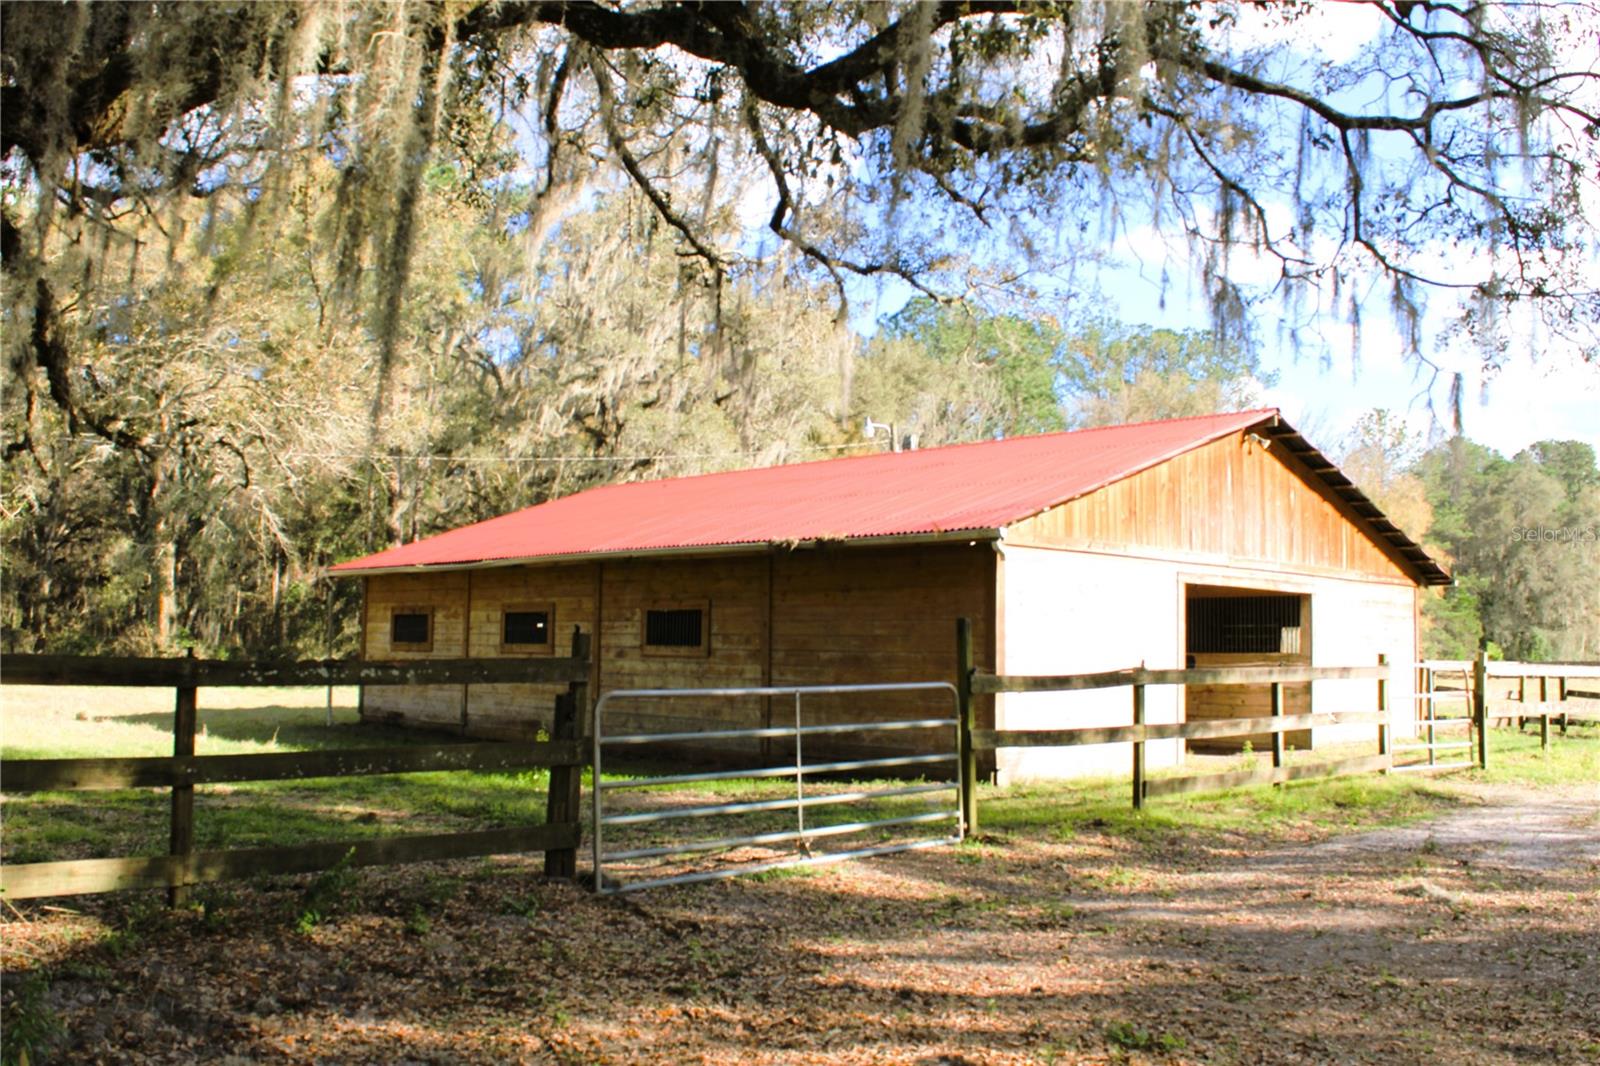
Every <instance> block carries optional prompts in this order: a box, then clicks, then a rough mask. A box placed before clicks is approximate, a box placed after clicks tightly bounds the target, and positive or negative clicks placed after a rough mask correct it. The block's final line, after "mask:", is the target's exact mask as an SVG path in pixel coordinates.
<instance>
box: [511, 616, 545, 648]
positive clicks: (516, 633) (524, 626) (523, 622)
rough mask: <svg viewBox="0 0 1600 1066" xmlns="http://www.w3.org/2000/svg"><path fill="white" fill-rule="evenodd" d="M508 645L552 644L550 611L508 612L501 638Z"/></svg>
mask: <svg viewBox="0 0 1600 1066" xmlns="http://www.w3.org/2000/svg"><path fill="white" fill-rule="evenodd" d="M500 639H501V640H502V641H503V642H504V643H506V644H548V643H550V614H549V612H548V611H507V612H506V613H505V623H504V627H503V629H502V636H501V638H500Z"/></svg>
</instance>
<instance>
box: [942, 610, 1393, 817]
mask: <svg viewBox="0 0 1600 1066" xmlns="http://www.w3.org/2000/svg"><path fill="white" fill-rule="evenodd" d="M973 663H974V660H973V647H972V624H971V622H970V621H969V620H968V619H965V618H962V619H958V620H957V622H956V676H957V679H958V681H959V683H960V692H961V718H962V731H961V739H962V744H961V755H962V779H963V781H964V782H965V781H968V780H972V781H975V780H976V777H977V752H979V751H995V750H997V749H1000V748H1060V747H1076V746H1081V745H1086V744H1129V745H1130V746H1131V747H1132V752H1133V767H1132V770H1133V773H1132V791H1133V806H1134V807H1135V808H1136V809H1137V808H1140V807H1143V806H1144V801H1145V799H1146V798H1147V797H1151V796H1162V795H1173V794H1178V793H1184V792H1199V791H1208V790H1213V789H1225V788H1235V787H1239V786H1243V785H1251V784H1266V783H1280V782H1285V781H1295V780H1300V779H1302V778H1310V777H1329V776H1336V775H1341V774H1354V773H1370V772H1373V771H1387V770H1389V769H1391V768H1392V767H1393V766H1394V754H1393V752H1392V750H1391V747H1390V736H1389V731H1390V721H1391V719H1390V713H1389V684H1390V681H1391V678H1392V676H1393V668H1392V667H1391V666H1390V665H1389V662H1388V658H1387V656H1382V655H1380V656H1378V662H1377V665H1375V666H1301V665H1293V666H1232V667H1198V668H1190V669H1156V670H1152V669H1148V668H1146V667H1144V666H1136V667H1126V668H1123V669H1120V670H1106V671H1100V672H1097V673H1088V674H1065V675H1050V676H1036V675H1002V674H990V673H985V672H983V671H981V670H978V669H977V668H976V667H975V666H974V665H973ZM1316 681H1371V682H1373V683H1374V685H1375V689H1376V706H1375V709H1374V710H1371V711H1339V712H1321V713H1305V714H1285V713H1284V691H1285V690H1284V686H1285V685H1293V684H1304V683H1307V682H1316ZM1152 685H1173V686H1179V687H1184V686H1188V685H1262V686H1266V687H1267V688H1268V689H1269V692H1270V706H1271V708H1272V713H1271V715H1269V716H1260V715H1257V716H1252V717H1248V718H1226V719H1202V720H1194V721H1184V722H1159V723H1150V722H1146V721H1145V690H1146V689H1147V688H1148V687H1149V686H1152ZM1112 688H1126V689H1129V690H1131V693H1132V699H1131V710H1132V719H1133V720H1132V722H1131V723H1130V724H1128V725H1112V726H1076V727H1072V728H1065V729H980V728H978V726H977V720H976V711H975V707H974V701H973V697H974V696H983V695H1001V694H1008V693H1010V694H1020V693H1045V692H1089V691H1095V690H1103V689H1112ZM1360 724H1367V725H1375V726H1376V727H1377V748H1378V750H1377V753H1376V754H1373V755H1368V756H1362V757H1359V758H1352V759H1342V760H1337V761H1328V760H1324V761H1322V762H1319V763H1315V764H1300V765H1295V766H1287V765H1285V750H1284V734H1285V733H1289V732H1295V731H1299V730H1306V729H1315V728H1319V727H1326V726H1332V725H1360ZM1263 733H1264V734H1267V735H1268V736H1269V737H1270V739H1271V757H1272V765H1271V766H1270V767H1268V768H1264V769H1259V770H1257V769H1248V770H1239V771H1229V772H1226V773H1215V774H1203V775H1190V776H1188V777H1181V778H1163V779H1160V780H1157V781H1150V780H1147V777H1146V774H1145V744H1147V743H1149V742H1150V741H1154V740H1202V739H1222V738H1229V737H1249V736H1257V735H1260V734H1263ZM974 795H975V791H974V790H971V789H969V790H967V791H966V792H965V793H964V795H963V807H962V816H963V822H964V824H965V826H966V831H967V832H968V833H972V832H974V831H975V830H976V827H977V819H978V811H977V804H976V801H975V798H973V797H974Z"/></svg>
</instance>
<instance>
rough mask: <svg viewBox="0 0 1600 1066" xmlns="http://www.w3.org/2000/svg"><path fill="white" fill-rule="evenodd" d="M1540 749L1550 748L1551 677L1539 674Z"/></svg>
mask: <svg viewBox="0 0 1600 1066" xmlns="http://www.w3.org/2000/svg"><path fill="white" fill-rule="evenodd" d="M1539 750H1540V751H1549V750H1550V679H1549V678H1548V677H1545V676H1544V675H1543V674H1540V675H1539Z"/></svg>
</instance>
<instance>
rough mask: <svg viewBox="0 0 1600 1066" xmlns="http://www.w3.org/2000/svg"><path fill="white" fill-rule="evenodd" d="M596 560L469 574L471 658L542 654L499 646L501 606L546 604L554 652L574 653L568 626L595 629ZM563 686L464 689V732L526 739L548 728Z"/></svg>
mask: <svg viewBox="0 0 1600 1066" xmlns="http://www.w3.org/2000/svg"><path fill="white" fill-rule="evenodd" d="M594 592H595V564H593V563H576V564H569V565H564V566H513V567H497V568H495V569H491V570H479V571H477V572H475V573H474V574H473V575H472V621H471V625H472V640H471V645H470V654H471V655H472V657H473V658H475V659H499V658H511V659H530V658H538V657H542V656H535V655H530V654H529V653H527V652H506V651H504V650H502V648H501V636H502V635H503V630H502V616H503V612H504V611H505V609H506V608H507V607H508V606H509V607H518V606H522V605H525V604H539V605H545V604H548V605H550V607H551V608H552V610H553V612H554V615H555V617H554V618H553V619H552V620H551V624H552V626H553V627H554V630H555V647H554V649H553V650H552V651H551V652H550V653H549V654H552V655H558V656H562V655H571V654H572V631H573V627H574V626H577V627H578V628H580V629H582V630H583V631H584V632H585V633H592V632H593V631H594ZM566 690H567V686H565V685H473V686H472V688H471V689H470V691H469V692H468V694H467V723H466V731H467V732H468V733H470V734H471V735H473V736H480V737H501V738H506V739H525V738H528V737H531V736H532V735H533V734H534V733H536V732H537V731H538V730H541V729H542V730H545V731H546V732H548V731H549V729H550V725H551V715H552V714H553V713H554V710H555V698H556V696H557V695H558V694H559V693H562V692H565V691H566Z"/></svg>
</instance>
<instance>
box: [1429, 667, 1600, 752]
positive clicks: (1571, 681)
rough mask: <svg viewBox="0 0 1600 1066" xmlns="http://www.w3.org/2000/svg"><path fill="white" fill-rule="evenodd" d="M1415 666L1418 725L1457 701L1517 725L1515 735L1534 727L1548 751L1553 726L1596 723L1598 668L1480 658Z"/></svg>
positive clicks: (1563, 727) (1599, 694)
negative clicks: (1530, 724)
mask: <svg viewBox="0 0 1600 1066" xmlns="http://www.w3.org/2000/svg"><path fill="white" fill-rule="evenodd" d="M1417 667H1418V677H1417V699H1418V703H1419V706H1418V720H1419V722H1422V723H1423V724H1424V725H1425V726H1426V725H1427V722H1428V712H1429V711H1431V710H1435V708H1437V707H1438V705H1439V704H1448V703H1452V702H1455V703H1460V704H1465V705H1467V706H1469V707H1471V708H1473V713H1474V715H1476V714H1477V713H1480V712H1481V713H1482V714H1483V715H1485V716H1486V717H1487V719H1488V720H1489V721H1490V722H1495V721H1501V722H1505V723H1507V724H1509V723H1510V722H1512V721H1515V722H1516V724H1517V728H1518V729H1519V730H1520V729H1523V728H1525V727H1526V726H1527V725H1528V723H1530V722H1536V723H1537V724H1538V726H1539V738H1540V743H1541V745H1542V746H1543V747H1544V748H1546V749H1548V748H1549V747H1550V727H1551V725H1552V722H1553V723H1554V724H1555V725H1556V726H1557V727H1558V728H1559V729H1560V731H1561V732H1562V733H1563V734H1565V733H1566V732H1567V727H1568V726H1569V725H1571V724H1573V723H1591V724H1596V723H1600V663H1525V662H1508V661H1494V660H1486V659H1485V658H1484V657H1483V656H1482V655H1481V654H1480V655H1479V656H1478V657H1477V658H1476V659H1430V660H1427V661H1425V662H1421V663H1418V664H1417ZM1480 704H1481V706H1480ZM1435 713H1436V711H1435Z"/></svg>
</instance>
